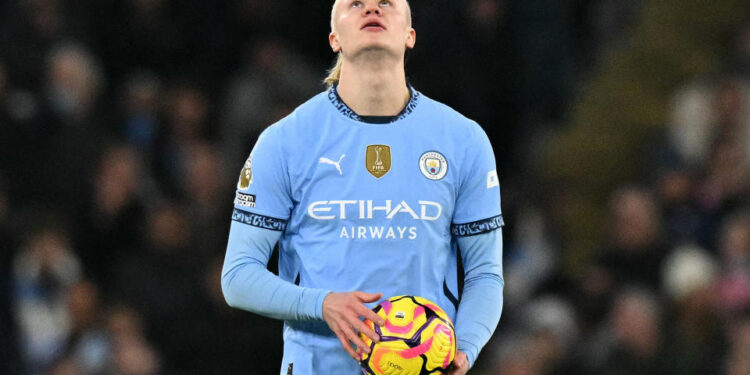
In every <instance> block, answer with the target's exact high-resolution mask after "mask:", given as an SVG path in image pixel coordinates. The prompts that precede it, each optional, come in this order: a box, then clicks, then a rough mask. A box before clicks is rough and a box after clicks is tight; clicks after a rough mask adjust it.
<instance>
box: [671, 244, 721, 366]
mask: <svg viewBox="0 0 750 375" xmlns="http://www.w3.org/2000/svg"><path fill="white" fill-rule="evenodd" d="M718 271H719V269H718V264H717V262H716V261H715V260H714V259H713V257H712V256H711V255H710V254H709V253H708V252H707V251H705V250H704V249H701V248H699V247H697V246H693V245H684V246H680V247H677V248H676V249H674V250H673V251H672V253H671V254H670V255H669V256H668V258H667V259H666V260H665V262H664V269H663V274H662V276H663V279H664V289H663V290H664V292H665V293H666V294H667V296H669V297H670V298H671V302H672V303H673V306H674V311H672V316H671V318H670V321H672V324H671V325H669V326H667V327H666V328H667V330H668V338H667V343H666V345H665V347H664V349H665V356H666V360H667V361H669V362H670V363H669V368H670V370H671V371H672V373H676V374H696V375H698V374H706V373H711V372H713V371H714V369H718V368H720V367H721V361H720V358H721V356H722V351H723V350H722V348H724V347H725V346H724V340H723V337H722V335H721V333H722V332H721V329H720V327H721V326H720V323H719V317H718V314H717V309H716V308H715V303H714V302H715V298H714V296H715V292H716V288H715V283H716V279H717V278H718Z"/></svg>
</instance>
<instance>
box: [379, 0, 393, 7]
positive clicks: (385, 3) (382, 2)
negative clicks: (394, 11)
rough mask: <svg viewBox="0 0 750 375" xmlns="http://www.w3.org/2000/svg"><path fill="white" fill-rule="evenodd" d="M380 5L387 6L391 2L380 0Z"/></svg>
mask: <svg viewBox="0 0 750 375" xmlns="http://www.w3.org/2000/svg"><path fill="white" fill-rule="evenodd" d="M380 6H381V7H389V6H391V2H390V1H388V0H382V1H381V2H380Z"/></svg>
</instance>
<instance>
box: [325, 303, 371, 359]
mask: <svg viewBox="0 0 750 375" xmlns="http://www.w3.org/2000/svg"><path fill="white" fill-rule="evenodd" d="M382 296H383V294H382V293H378V294H370V293H365V292H347V293H329V294H328V295H327V296H326V298H325V299H324V300H323V320H325V321H326V323H328V327H330V328H331V330H332V331H333V333H335V334H336V336H337V337H338V338H339V341H341V346H343V347H344V350H346V352H347V353H349V355H350V356H352V358H354V359H355V360H356V361H359V355H358V354H357V352H355V351H354V349H353V348H352V345H351V344H354V345H355V346H356V347H357V348H359V350H361V351H362V352H365V353H368V354H369V353H370V347H368V346H367V345H365V343H364V341H362V339H360V338H359V336H358V335H357V333H358V332H359V333H362V334H364V335H365V336H367V337H369V338H370V340H372V341H374V342H378V341H380V337H379V336H378V334H377V333H375V331H373V330H371V329H370V327H368V326H367V325H366V324H365V323H364V322H363V321H362V320H360V317H364V318H365V319H369V320H371V321H373V322H374V323H375V324H377V325H380V326H382V325H384V324H385V321H383V318H381V317H379V316H378V314H376V313H375V312H374V311H372V310H370V309H368V308H367V306H365V305H364V303H365V302H377V301H378V300H379V299H380V298H381V297H382Z"/></svg>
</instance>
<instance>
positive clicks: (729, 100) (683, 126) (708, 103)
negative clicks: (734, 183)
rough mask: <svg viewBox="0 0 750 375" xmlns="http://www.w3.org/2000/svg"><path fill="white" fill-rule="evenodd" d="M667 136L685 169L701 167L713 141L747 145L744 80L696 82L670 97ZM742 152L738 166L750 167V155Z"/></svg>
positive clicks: (749, 97)
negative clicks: (670, 108) (732, 141)
mask: <svg viewBox="0 0 750 375" xmlns="http://www.w3.org/2000/svg"><path fill="white" fill-rule="evenodd" d="M669 136H670V139H671V143H672V145H673V146H674V147H675V148H676V151H677V153H678V154H679V155H680V157H681V158H682V159H683V160H684V161H685V162H686V163H688V165H691V166H696V165H701V164H703V163H704V161H705V160H706V159H707V158H708V155H709V153H710V150H711V148H712V145H713V144H714V143H715V142H717V141H722V140H725V141H726V140H729V139H735V140H738V141H739V142H740V143H741V144H744V145H747V144H748V143H747V142H750V85H748V83H747V81H746V79H744V78H741V77H737V76H734V77H733V76H730V77H724V78H721V79H719V80H717V81H713V80H705V79H704V80H696V81H694V82H691V83H689V84H687V85H686V86H685V87H683V88H682V89H680V90H679V91H678V92H677V93H676V94H675V97H674V102H673V107H672V114H671V122H670V126H669ZM747 152H750V151H747V150H743V155H742V159H741V162H742V164H744V165H745V167H746V168H747V167H748V166H750V154H747Z"/></svg>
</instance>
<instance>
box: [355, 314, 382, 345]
mask: <svg viewBox="0 0 750 375" xmlns="http://www.w3.org/2000/svg"><path fill="white" fill-rule="evenodd" d="M354 329H356V330H357V332H359V333H361V334H363V335H365V336H367V337H369V338H370V340H372V341H374V342H379V341H380V336H379V335H378V334H377V333H375V331H373V330H372V329H371V328H370V327H369V326H368V325H367V324H365V323H364V322H363V321H361V320H359V319H357V322H356V323H355V324H354Z"/></svg>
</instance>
